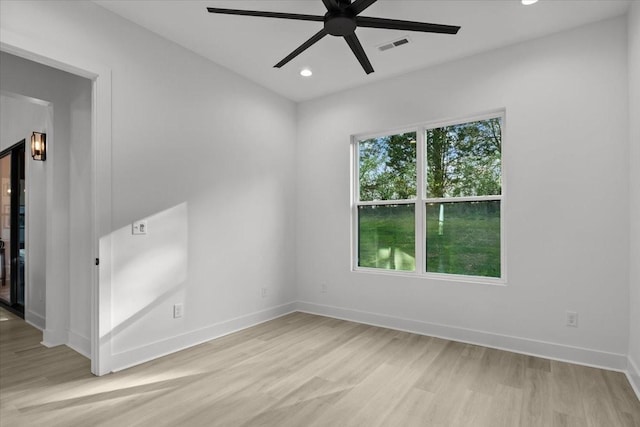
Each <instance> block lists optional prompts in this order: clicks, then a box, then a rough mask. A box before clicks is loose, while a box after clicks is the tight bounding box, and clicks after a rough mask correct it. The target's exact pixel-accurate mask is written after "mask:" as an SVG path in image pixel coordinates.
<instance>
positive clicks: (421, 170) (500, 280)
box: [351, 109, 507, 285]
mask: <svg viewBox="0 0 640 427" xmlns="http://www.w3.org/2000/svg"><path fill="white" fill-rule="evenodd" d="M493 118H499V119H501V123H502V125H501V144H502V145H501V148H500V152H501V156H500V157H501V158H500V183H501V194H500V195H492V196H472V197H446V198H427V194H426V182H425V171H426V166H427V165H426V158H425V149H426V141H425V136H426V132H427V131H428V130H429V129H435V128H440V127H446V126H452V125H458V124H463V123H470V122H476V121H481V120H488V119H493ZM505 123H506V112H505V110H504V109H499V110H492V111H488V112H485V113H482V114H476V115H469V116H464V117H461V118H457V119H449V120H438V121H431V122H425V123H420V124H418V125H414V126H408V127H403V128H396V129H388V130H385V131H380V132H375V133H363V134H356V135H352V137H351V169H352V173H351V189H352V190H351V237H352V240H351V255H352V256H351V269H352V271H354V272H358V273H372V274H382V275H392V276H408V277H420V278H427V279H436V280H446V281H450V282H463V283H480V284H489V285H506V283H507V268H506V233H505V231H506V230H505V228H506V227H505V223H506V219H505V212H506V209H505V205H506V202H505V193H506V191H505V190H506V185H505V184H506V183H505V181H506V180H505V175H506V172H505V171H506V169H505V161H504V159H505V142H504V141H505V128H506V125H505ZM408 132H415V133H416V144H417V147H416V156H417V158H416V162H417V163H416V173H417V177H416V179H417V187H416V198H415V199H404V200H377V201H360V194H359V193H360V183H359V177H360V171H359V157H358V156H359V150H358V149H359V146H358V145H359V142H360V141H363V140H367V139H372V138H381V137H385V136H390V135H397V134H402V133H408ZM476 201H500V277H484V276H470V275H463V274H449V273H432V272H427V271H426V268H427V263H426V258H425V255H426V251H427V239H426V230H425V227H426V216H425V215H426V205H427V203H441V202H445V203H451V202H476ZM402 204H413V205H414V212H415V237H416V242H415V245H416V246H415V259H416V269H415V271H402V270H387V269H383V268H372V267H360V266H358V241H359V238H358V237H359V236H358V233H359V227H358V208H359V207H360V206H385V205H402Z"/></svg>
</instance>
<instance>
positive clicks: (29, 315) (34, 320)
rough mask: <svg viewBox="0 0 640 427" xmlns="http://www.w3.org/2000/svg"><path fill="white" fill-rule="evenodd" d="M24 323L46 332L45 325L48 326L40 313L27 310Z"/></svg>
mask: <svg viewBox="0 0 640 427" xmlns="http://www.w3.org/2000/svg"><path fill="white" fill-rule="evenodd" d="M24 321H25V322H27V323H28V324H30V325H31V326H33V327H34V328H36V329H40V330H41V331H44V328H45V324H46V323H45V319H44V317H43V316H41V315H39V314H38V313H35V312H33V311H31V310H27V312H26V313H25V315H24Z"/></svg>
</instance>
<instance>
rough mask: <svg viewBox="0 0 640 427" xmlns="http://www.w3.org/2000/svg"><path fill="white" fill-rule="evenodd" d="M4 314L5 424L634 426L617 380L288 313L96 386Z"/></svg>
mask: <svg viewBox="0 0 640 427" xmlns="http://www.w3.org/2000/svg"><path fill="white" fill-rule="evenodd" d="M41 338H42V337H41V333H40V332H39V331H37V330H36V329H34V328H32V327H30V326H28V325H27V324H26V323H24V322H23V321H22V320H21V319H18V318H16V317H15V316H13V315H12V314H10V313H8V312H6V311H0V425H1V426H3V427H4V426H164V425H171V426H278V427H281V426H332V427H336V426H366V427H369V426H393V427H395V426H398V427H405V426H447V427H449V426H473V427H483V426H488V427H498V426H508V427H514V426H544V427H547V426H577V427H588V426H599V427H615V426H640V402H639V401H638V399H637V398H636V397H635V395H634V393H633V391H632V389H631V387H630V385H629V383H628V382H627V380H626V378H625V377H624V375H623V374H620V373H616V372H610V371H605V370H601V369H594V368H587V367H583V366H577V365H572V364H568V363H562V362H555V361H550V360H546V359H540V358H536V357H530V356H524V355H519V354H515V353H509V352H506V351H499V350H493V349H489V348H484V347H479V346H474V345H469V344H461V343H457V342H452V341H447V340H442V339H438V338H430V337H425V336H420V335H414V334H410V333H405V332H398V331H393V330H390V329H384V328H377V327H372V326H366V325H361V324H357V323H352V322H345V321H341V320H336V319H330V318H326V317H320V316H313V315H308V314H302V313H294V314H291V315H288V316H285V317H282V318H279V319H276V320H273V321H270V322H267V323H264V324H261V325H258V326H255V327H253V328H250V329H247V330H244V331H241V332H238V333H235V334H232V335H229V336H226V337H223V338H220V339H217V340H214V341H210V342H207V343H205V344H202V345H199V346H197V347H194V348H191V349H189V350H185V351H182V352H179V353H176V354H173V355H170V356H167V357H163V358H161V359H158V360H155V361H153V362H149V363H146V364H144V365H140V366H138V367H135V368H131V369H127V370H125V371H122V372H119V373H116V374H111V375H107V376H104V377H101V378H97V377H93V376H92V375H91V374H90V373H89V361H88V360H87V359H85V358H84V357H82V356H80V355H78V354H76V353H75V352H73V351H72V350H70V349H69V348H67V347H64V346H61V347H56V348H51V349H47V348H45V347H43V346H41V345H40V344H39V342H40V340H41Z"/></svg>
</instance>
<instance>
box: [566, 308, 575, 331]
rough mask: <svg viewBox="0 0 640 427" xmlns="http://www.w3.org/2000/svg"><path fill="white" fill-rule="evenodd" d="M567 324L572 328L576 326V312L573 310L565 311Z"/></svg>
mask: <svg viewBox="0 0 640 427" xmlns="http://www.w3.org/2000/svg"><path fill="white" fill-rule="evenodd" d="M567 326H571V327H572V328H577V327H578V313H576V312H575V311H567Z"/></svg>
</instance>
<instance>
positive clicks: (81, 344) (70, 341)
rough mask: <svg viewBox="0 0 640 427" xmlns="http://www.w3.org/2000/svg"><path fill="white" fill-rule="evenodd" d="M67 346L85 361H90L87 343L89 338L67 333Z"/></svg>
mask: <svg viewBox="0 0 640 427" xmlns="http://www.w3.org/2000/svg"><path fill="white" fill-rule="evenodd" d="M67 346H68V347H70V348H72V349H73V350H75V351H77V352H78V353H80V354H81V355H83V356H84V357H86V358H87V359H91V341H89V338H87V337H83V336H82V335H78V334H76V333H75V332H72V331H67Z"/></svg>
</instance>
